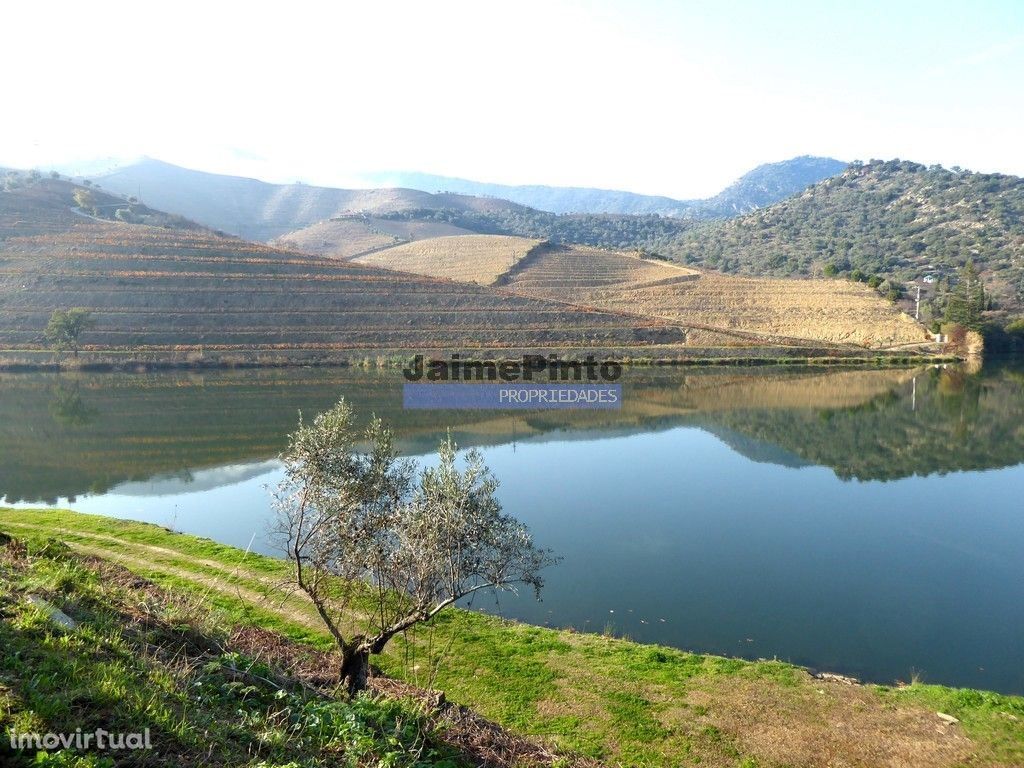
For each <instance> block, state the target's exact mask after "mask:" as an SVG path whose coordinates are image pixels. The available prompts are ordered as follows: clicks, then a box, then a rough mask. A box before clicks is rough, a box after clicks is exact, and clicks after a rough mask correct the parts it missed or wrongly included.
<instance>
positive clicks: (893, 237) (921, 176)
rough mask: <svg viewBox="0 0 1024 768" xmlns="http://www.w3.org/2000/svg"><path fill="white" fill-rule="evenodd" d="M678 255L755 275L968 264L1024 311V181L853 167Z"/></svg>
mask: <svg viewBox="0 0 1024 768" xmlns="http://www.w3.org/2000/svg"><path fill="white" fill-rule="evenodd" d="M671 252H672V255H673V256H674V257H677V258H679V259H681V260H682V261H684V262H685V263H688V264H693V265H697V266H708V267H715V268H717V269H721V270H724V271H727V272H739V273H743V274H751V275H814V274H821V273H822V272H823V271H825V270H828V271H833V270H834V271H838V272H840V273H842V272H852V271H853V270H860V271H861V272H862V273H864V274H865V275H874V274H877V275H880V276H883V277H890V278H893V279H895V280H897V281H908V280H914V279H922V278H925V277H928V276H930V277H932V278H934V279H942V278H947V279H948V278H952V277H954V276H955V273H956V271H957V270H958V269H959V268H960V267H962V266H963V265H964V264H965V262H967V261H968V260H969V259H971V260H973V261H974V262H976V264H977V265H978V266H979V268H980V269H981V272H982V277H983V279H984V281H985V284H986V288H987V290H988V293H989V295H990V297H991V298H992V299H993V300H994V302H995V304H996V307H997V308H999V309H1003V310H1005V311H1009V312H1011V313H1019V312H1021V311H1022V309H1024V179H1021V178H1019V177H1016V176H1006V175H1003V174H982V173H972V172H969V171H962V170H959V169H952V170H947V169H945V168H941V167H939V166H931V167H928V166H924V165H920V164H918V163H911V162H900V161H899V160H892V161H887V162H883V161H872V162H870V163H867V164H863V165H861V164H854V165H852V166H850V168H848V169H847V170H846V171H845V172H844V173H842V174H841V175H839V176H836V177H834V178H830V179H827V180H825V181H822V182H820V183H818V184H816V185H814V186H813V187H810V188H809V189H807V190H806V191H805V192H803V193H802V194H800V195H797V196H795V197H792V198H789V199H787V200H783V201H781V202H778V203H776V204H774V205H772V206H770V207H768V208H765V209H763V210H759V211H756V212H754V213H751V214H748V215H746V216H742V217H739V218H736V219H733V220H731V221H723V222H715V223H709V224H704V225H701V226H699V227H695V228H692V229H691V230H689V231H687V232H683V233H680V235H679V237H678V238H677V241H676V243H675V244H674V245H673V247H672V249H671Z"/></svg>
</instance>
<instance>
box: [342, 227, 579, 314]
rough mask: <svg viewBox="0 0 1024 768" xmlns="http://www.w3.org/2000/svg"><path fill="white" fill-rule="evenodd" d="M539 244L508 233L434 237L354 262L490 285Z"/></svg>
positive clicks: (361, 257)
mask: <svg viewBox="0 0 1024 768" xmlns="http://www.w3.org/2000/svg"><path fill="white" fill-rule="evenodd" d="M540 243H541V241H540V240H531V239H529V238H526V237H512V236H509V235H463V236H458V237H454V236H453V237H435V238H433V239H430V240H419V241H416V242H413V243H406V244H405V245H399V246H396V247H394V248H388V249H386V250H383V251H379V252H377V253H371V254H368V255H366V256H357V257H356V258H354V259H353V261H355V262H358V263H360V264H372V265H373V266H376V267H383V268H384V269H392V270H397V271H399V272H412V273H414V274H419V275H430V276H431V277H441V278H446V279H449V280H461V281H463V282H468V283H477V284H479V285H490V284H492V283H494V282H495V281H496V280H497V279H498V278H499V277H500V276H501V275H503V274H504V273H505V272H507V271H508V270H509V269H511V268H513V267H515V265H516V264H517V263H518V262H519V261H520V260H521V259H523V258H524V257H525V256H526V255H527V254H528V253H530V252H531V251H532V250H533V249H534V248H536V247H537V246H538V245H540ZM558 298H559V299H560V298H561V297H558Z"/></svg>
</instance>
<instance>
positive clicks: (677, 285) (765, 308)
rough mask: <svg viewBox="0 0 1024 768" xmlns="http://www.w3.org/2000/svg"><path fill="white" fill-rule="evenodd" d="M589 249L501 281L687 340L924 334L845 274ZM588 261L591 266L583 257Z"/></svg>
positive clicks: (843, 340)
mask: <svg viewBox="0 0 1024 768" xmlns="http://www.w3.org/2000/svg"><path fill="white" fill-rule="evenodd" d="M638 261H640V262H641V263H646V262H643V261H642V260H640V259H635V258H634V257H631V256H628V255H625V254H614V253H610V252H605V251H598V250H596V249H586V251H584V250H583V249H579V248H553V249H550V250H547V251H545V252H544V253H542V254H539V255H538V256H537V257H536V258H531V259H529V260H528V261H525V262H523V264H522V265H521V268H520V269H516V270H514V271H513V272H512V273H510V275H509V276H508V279H507V281H506V282H505V285H506V286H507V287H508V288H509V289H510V290H512V291H515V292H517V293H522V294H527V295H530V296H538V297H545V298H551V299H556V300H557V299H560V298H562V297H564V296H567V295H571V296H572V297H573V301H575V302H577V303H580V304H586V305H589V306H593V307H598V308H601V309H610V310H614V311H623V312H634V313H638V314H644V315H647V316H651V317H658V318H664V319H668V320H672V321H675V322H678V323H682V324H686V325H687V326H689V327H691V328H693V329H694V331H693V333H692V334H691V338H690V341H691V343H693V344H701V343H719V342H718V339H719V337H720V335H721V333H722V332H730V333H732V332H738V333H742V334H750V335H751V340H753V338H756V337H759V338H761V339H763V340H766V341H770V342H775V343H788V342H789V341H791V340H816V341H823V342H827V343H832V344H855V345H857V346H862V347H872V348H879V347H894V346H899V345H912V344H921V343H924V342H926V341H927V336H926V334H925V330H924V328H923V327H922V326H921V325H919V324H918V323H916V322H914V320H913V319H912V318H910V317H908V316H907V315H905V314H903V313H901V312H899V311H898V310H897V309H896V308H895V307H893V306H892V305H891V304H889V303H888V302H886V301H885V300H884V299H882V298H880V297H879V296H878V295H877V293H876V292H875V291H873V290H872V289H870V288H868V287H867V286H864V285H860V284H857V283H852V282H850V281H846V280H787V279H772V278H740V277H731V276H726V275H720V274H715V273H701V272H697V271H694V270H682V269H679V268H676V267H669V266H664V267H662V266H661V265H656V264H652V265H651V266H650V267H648V268H646V269H645V270H643V271H641V270H638V269H637V268H636V266H635V262H638ZM591 264H592V265H593V266H592V267H591V266H589V265H591Z"/></svg>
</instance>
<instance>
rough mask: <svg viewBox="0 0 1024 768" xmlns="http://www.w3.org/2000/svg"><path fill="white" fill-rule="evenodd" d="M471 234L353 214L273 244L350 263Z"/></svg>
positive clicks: (429, 224) (437, 223) (442, 226)
mask: <svg viewBox="0 0 1024 768" xmlns="http://www.w3.org/2000/svg"><path fill="white" fill-rule="evenodd" d="M472 234H475V233H474V232H473V231H472V230H469V229H463V228H462V227H457V226H455V225H454V224H448V223H447V222H443V221H419V220H417V219H408V220H406V219H384V218H380V217H379V216H367V215H361V214H352V215H348V216H335V217H334V218H331V219H325V220H324V221H318V222H316V223H315V224H310V225H309V226H308V227H303V228H302V229H297V230H295V231H294V232H289V233H288V234H286V235H282V236H281V237H277V238H274V239H273V240H271V241H270V244H271V245H277V246H280V247H282V248H291V249H294V250H298V251H302V252H303V253H311V254H314V255H316V256H335V257H337V258H339V259H348V258H351V257H352V256H357V255H359V254H361V253H368V252H370V251H375V250H378V249H380V248H387V247H390V246H392V245H399V244H401V243H405V242H411V241H413V240H423V239H425V238H431V237H445V236H451V235H472Z"/></svg>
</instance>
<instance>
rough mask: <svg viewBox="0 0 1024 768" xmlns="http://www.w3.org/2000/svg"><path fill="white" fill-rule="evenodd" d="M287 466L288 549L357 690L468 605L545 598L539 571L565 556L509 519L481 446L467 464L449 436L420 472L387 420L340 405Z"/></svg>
mask: <svg viewBox="0 0 1024 768" xmlns="http://www.w3.org/2000/svg"><path fill="white" fill-rule="evenodd" d="M282 459H283V462H284V478H283V479H282V481H281V483H280V484H279V485H278V487H277V488H276V490H275V493H274V498H275V509H276V518H277V519H276V531H277V534H278V537H279V544H280V545H281V546H282V548H283V549H284V551H285V552H286V553H287V556H288V558H289V560H290V561H291V563H292V567H293V570H292V573H293V581H294V585H295V586H297V587H298V589H299V590H301V591H302V592H303V593H305V594H306V595H307V596H308V597H309V599H310V601H311V602H312V603H313V605H314V607H315V608H316V611H317V613H318V614H319V615H320V618H321V619H322V621H323V623H324V625H325V626H326V627H327V630H328V631H329V632H330V634H331V636H332V637H333V638H334V640H335V643H336V644H337V646H338V649H339V651H340V655H341V661H340V665H339V669H338V676H339V680H340V682H341V683H342V684H344V685H345V687H346V688H347V690H348V692H349V694H350V695H354V694H355V693H357V692H358V691H360V690H362V689H363V688H365V687H366V682H367V677H368V674H369V668H370V657H371V656H372V655H373V654H379V653H381V652H382V651H383V650H384V648H385V646H386V645H387V643H388V641H389V640H391V638H393V637H394V636H395V635H397V634H399V633H401V632H404V631H405V630H407V629H409V628H410V627H412V626H413V625H415V624H419V623H421V622H429V621H430V620H431V619H433V618H434V617H435V616H437V615H438V613H440V612H441V611H443V610H444V609H445V608H447V607H448V606H451V605H452V604H454V603H455V602H456V601H458V600H459V599H461V598H463V597H466V596H467V595H470V594H473V593H475V592H478V591H480V590H488V589H489V590H514V589H515V588H516V587H517V586H518V585H527V586H529V587H532V588H533V590H534V591H535V594H536V596H537V597H538V598H539V596H540V589H541V587H542V586H543V584H544V582H543V579H542V578H541V576H540V571H541V570H542V569H543V568H544V567H545V566H547V565H549V564H551V563H553V562H555V558H554V557H552V555H551V554H550V552H548V551H547V550H543V549H539V548H537V547H536V546H535V545H534V542H533V539H532V537H531V535H530V533H529V530H528V529H527V528H526V526H525V525H523V524H522V523H520V522H518V521H517V520H515V519H514V518H512V517H510V516H508V515H505V514H503V513H502V511H501V505H500V504H499V502H498V500H497V499H496V498H495V495H494V494H495V490H496V489H497V486H498V482H497V480H496V479H495V478H494V476H493V475H492V474H491V472H490V470H488V468H487V467H486V466H485V465H484V462H483V459H482V457H481V455H480V453H479V452H478V451H475V450H473V451H469V452H468V453H467V454H466V456H465V458H464V461H463V462H460V461H459V460H458V450H457V446H456V445H455V443H454V442H453V441H452V440H451V437H450V436H449V437H448V438H447V439H445V440H444V441H442V442H441V445H440V449H439V457H438V459H439V460H438V463H437V465H436V466H433V467H425V468H423V469H422V470H420V469H419V468H418V467H417V465H416V464H415V463H414V462H412V461H410V460H408V459H402V458H400V457H399V456H398V454H397V452H396V450H395V447H394V439H393V435H392V433H391V431H390V429H388V428H387V427H386V426H385V425H384V424H383V422H381V420H380V419H377V418H374V419H372V420H371V421H370V423H369V425H368V426H367V427H366V429H365V430H361V431H360V430H358V429H356V428H355V426H354V423H353V413H352V409H351V407H350V406H349V405H348V404H347V403H346V402H345V401H344V400H341V401H340V402H339V403H338V404H337V405H336V406H334V407H333V408H332V409H331V410H329V411H327V412H325V413H322V414H320V415H318V416H317V417H316V418H315V419H314V420H313V421H312V423H304V422H303V421H302V419H301V416H300V420H299V426H298V428H297V429H296V431H295V432H294V433H292V435H291V437H290V440H289V445H288V448H287V450H286V451H285V452H284V454H283V455H282Z"/></svg>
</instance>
